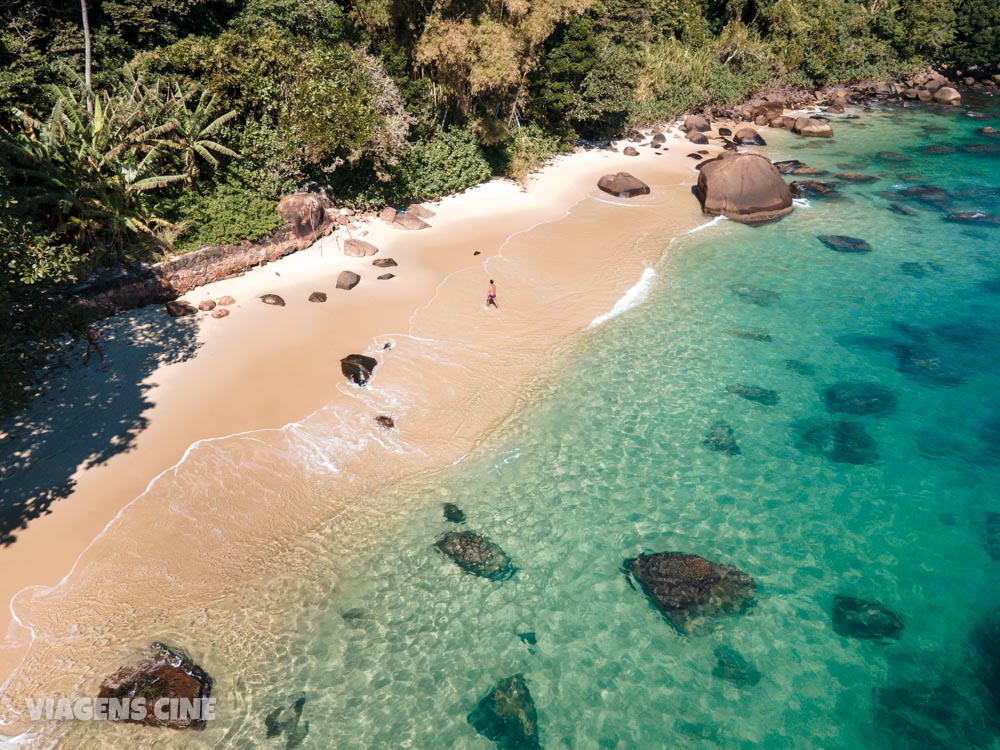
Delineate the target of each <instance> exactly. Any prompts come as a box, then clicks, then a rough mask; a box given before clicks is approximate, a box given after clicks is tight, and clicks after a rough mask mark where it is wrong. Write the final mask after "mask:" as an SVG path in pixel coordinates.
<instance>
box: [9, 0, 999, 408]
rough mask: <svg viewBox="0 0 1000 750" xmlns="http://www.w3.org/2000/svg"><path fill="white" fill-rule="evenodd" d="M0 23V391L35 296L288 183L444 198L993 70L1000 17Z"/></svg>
mask: <svg viewBox="0 0 1000 750" xmlns="http://www.w3.org/2000/svg"><path fill="white" fill-rule="evenodd" d="M0 20H2V23H0V168H2V176H0V252H2V262H0V309H2V310H3V312H2V313H0V324H2V329H0V330H4V331H6V332H7V333H6V334H4V336H2V337H0V365H3V374H4V377H3V380H4V382H5V383H16V382H17V381H18V378H17V377H12V376H10V373H11V370H10V369H9V367H10V366H12V365H11V363H12V362H14V361H15V360H16V361H18V362H20V363H21V365H22V366H23V365H24V364H25V363H24V360H23V356H22V355H21V354H18V353H16V352H15V349H14V348H13V346H12V344H11V337H10V332H11V331H14V330H15V328H16V329H17V330H19V331H21V334H19V335H20V337H21V339H23V338H24V337H25V336H28V335H29V334H28V333H27V332H28V331H30V336H32V337H36V338H37V337H42V336H44V335H45V333H46V330H45V329H46V326H49V327H52V326H55V325H58V326H64V325H65V321H63V320H61V319H59V320H58V322H57V323H55V322H53V316H51V315H44V316H41V318H42V319H41V320H39V319H37V318H38V317H39V316H37V315H34V314H33V313H32V310H35V309H37V308H38V306H39V305H40V304H43V303H41V302H40V301H39V300H40V299H41V298H40V297H39V296H38V294H39V289H41V288H44V287H46V286H51V285H53V284H57V283H60V282H64V281H67V280H71V279H74V278H76V277H78V276H79V275H80V274H81V273H84V272H87V271H91V270H93V269H95V268H102V267H104V268H112V267H115V266H117V265H118V264H121V263H122V262H125V261H129V260H143V259H151V258H155V257H157V256H158V255H160V254H162V253H163V252H164V251H165V250H170V249H179V250H185V249H191V248H196V247H198V246H200V245H204V244H217V243H222V242H227V241H238V240H242V239H246V238H253V237H257V236H260V235H262V234H264V233H266V232H268V231H269V230H271V229H273V228H274V227H275V226H276V224H277V217H276V214H275V212H274V204H275V201H276V200H277V199H278V198H279V197H280V196H281V195H282V194H285V193H287V192H289V191H292V190H294V189H296V188H302V187H307V188H310V189H323V190H326V191H327V192H328V193H329V194H330V195H331V196H332V197H334V199H335V200H336V201H337V202H338V203H340V204H350V205H355V206H378V205H381V204H384V203H386V202H391V201H402V200H406V199H411V198H413V199H427V198H435V197H438V196H440V195H443V194H445V193H449V192H454V191H459V190H462V189H464V188H466V187H468V186H470V185H473V184H476V183H478V182H481V181H482V180H484V179H486V178H488V177H489V176H490V175H491V174H507V175H510V176H513V177H516V178H518V177H523V176H524V175H525V174H527V173H528V172H529V171H531V170H532V169H535V168H536V167H538V166H539V165H540V164H541V163H542V162H543V161H544V159H545V158H546V157H547V156H548V155H550V154H552V153H553V152H555V151H557V150H559V149H560V148H563V147H565V146H566V144H568V143H570V142H571V141H573V140H574V139H577V138H580V137H586V138H598V137H602V136H607V135H611V134H614V133H618V132H621V131H622V130H623V129H624V128H625V127H627V126H628V125H630V124H634V123H640V122H651V121H655V120H661V119H665V118H669V117H673V116H675V115H677V114H679V113H681V112H683V111H685V110H691V109H694V108H698V107H701V106H704V105H708V104H723V105H724V104H730V103H736V102H738V101H739V100H741V99H744V98H746V97H747V96H749V95H750V94H752V93H753V92H754V91H755V90H758V89H760V88H761V87H763V86H766V85H768V84H771V83H777V82H786V83H790V84H794V85H814V84H824V83H831V82H837V81H844V80H849V79H857V78H865V77H878V76H885V75H887V74H890V73H893V72H895V71H899V70H903V69H906V68H908V67H913V66H916V65H920V64H923V63H926V62H931V63H937V64H944V65H947V64H952V63H963V64H971V63H979V64H990V63H995V62H996V61H997V60H998V59H1000V4H998V3H997V2H996V0H853V1H852V0H734V1H733V2H723V1H722V0H477V1H476V2H458V1H456V0H439V1H438V2H435V3H421V2H415V0H356V1H355V2H343V1H342V0H341V1H340V2H338V1H337V0H294V1H293V0H83V2H82V3H80V2H77V0H72V2H71V1H70V0H20V2H16V3H15V2H10V1H8V2H5V3H4V4H3V5H2V6H0ZM46 304H47V303H46ZM43 306H44V305H43ZM36 329H37V330H36ZM12 387H14V389H15V390H17V386H16V385H15V386H12Z"/></svg>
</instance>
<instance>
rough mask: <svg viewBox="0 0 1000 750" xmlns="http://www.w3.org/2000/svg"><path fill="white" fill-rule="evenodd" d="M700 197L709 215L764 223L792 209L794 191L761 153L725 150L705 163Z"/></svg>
mask: <svg viewBox="0 0 1000 750" xmlns="http://www.w3.org/2000/svg"><path fill="white" fill-rule="evenodd" d="M697 195H698V200H699V201H700V202H701V210H702V211H703V212H704V213H706V214H708V215H709V216H720V215H723V216H727V217H729V218H730V219H732V220H734V221H739V222H741V223H744V224H763V223H765V222H769V221H774V220H775V219H780V218H781V217H782V216H785V215H786V214H788V213H789V212H791V210H792V193H791V191H790V190H789V188H788V185H786V184H785V181H784V180H783V179H781V175H780V174H779V173H778V170H777V169H775V168H774V165H772V164H771V162H770V161H769V160H768V159H767V157H764V156H761V155H760V154H735V153H725V154H723V155H721V156H719V157H717V158H715V159H711V160H709V161H706V162H705V163H704V164H703V165H701V167H700V170H699V174H698V186H697Z"/></svg>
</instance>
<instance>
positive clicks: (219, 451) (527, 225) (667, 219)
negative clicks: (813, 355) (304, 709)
mask: <svg viewBox="0 0 1000 750" xmlns="http://www.w3.org/2000/svg"><path fill="white" fill-rule="evenodd" d="M622 145H624V144H622ZM665 145H666V146H667V147H668V148H669V149H670V151H669V153H666V154H660V155H654V154H657V152H654V151H652V150H651V149H649V148H640V154H641V155H640V156H639V157H625V156H623V155H621V154H616V153H611V152H608V151H592V152H584V153H578V154H573V155H568V156H565V157H560V158H559V159H557V160H556V162H555V163H554V164H552V165H550V166H549V167H548V168H546V169H545V170H544V171H543V172H542V173H540V174H539V175H537V176H535V177H533V178H532V180H531V182H530V183H529V185H528V187H527V189H526V190H522V189H521V188H520V187H519V186H516V185H514V184H512V183H505V182H494V183H490V184H488V185H484V186H481V187H479V188H476V189H474V190H472V191H469V192H467V193H465V194H463V195H460V196H454V197H451V198H448V199H445V200H444V201H442V202H441V203H440V204H434V205H430V208H432V210H434V211H435V212H436V213H437V215H436V216H435V217H434V218H432V219H430V223H431V225H432V228H431V229H428V230H422V231H419V232H406V231H401V230H397V229H393V228H390V227H388V226H385V225H383V224H381V223H380V222H375V223H373V224H372V225H370V226H368V227H367V230H368V235H367V236H365V237H364V238H363V239H365V240H366V241H369V242H372V243H373V244H375V245H376V246H377V247H379V248H380V252H379V254H378V255H377V256H375V257H376V258H383V257H392V258H394V259H395V260H396V261H397V262H398V264H399V265H398V267H396V268H391V269H380V268H373V267H372V266H371V261H372V260H373V259H374V258H362V259H353V258H346V257H343V256H342V255H340V253H339V248H338V247H337V244H336V239H335V238H326V239H325V240H323V241H321V242H320V243H318V244H317V245H316V246H314V247H313V248H310V249H309V250H306V251H302V252H300V253H297V254H295V255H293V256H290V257H288V258H285V259H283V260H282V261H279V262H277V263H274V264H271V265H268V266H266V267H264V268H261V269H258V270H255V271H252V272H250V273H249V274H247V275H246V276H244V277H241V278H238V279H231V280H227V281H223V282H219V283H217V284H213V285H210V286H208V287H203V288H201V289H198V290H195V291H194V292H193V293H191V294H189V295H186V297H185V299H187V300H189V301H191V302H193V303H195V304H197V302H199V301H201V300H203V299H206V298H215V299H218V298H219V297H221V296H223V295H231V296H233V297H235V298H236V300H237V304H236V305H235V306H234V307H233V308H231V309H232V314H231V315H230V316H229V317H227V318H224V319H220V320H216V319H212V318H211V317H209V316H208V314H206V313H201V314H199V316H198V317H197V319H191V318H187V319H178V320H172V319H170V318H168V317H167V316H166V314H165V313H164V312H163V311H162V309H159V308H157V309H152V308H150V309H145V310H139V311H133V312H131V313H126V314H124V315H121V316H116V318H114V319H111V320H109V321H106V322H105V323H104V324H103V325H104V330H105V333H106V339H107V340H108V344H107V361H106V362H105V363H104V365H100V364H99V363H97V362H91V364H90V365H88V366H87V367H86V368H84V367H81V366H79V365H76V366H74V367H72V368H71V369H70V370H68V374H67V384H66V392H64V393H62V394H60V397H59V398H58V399H56V398H50V399H49V400H48V401H46V400H44V399H43V400H41V401H40V402H39V403H37V404H36V405H35V406H34V407H33V409H32V411H31V412H29V414H28V415H27V419H26V420H25V424H24V427H22V428H21V430H22V432H23V433H24V436H25V439H28V440H30V438H31V431H30V428H31V426H32V425H37V424H42V423H45V422H46V419H45V409H46V408H49V409H51V408H53V405H54V404H55V403H56V402H57V401H58V402H59V403H60V405H63V406H64V405H65V402H67V401H69V402H72V401H73V399H74V394H75V393H77V392H79V393H80V396H81V398H86V397H87V396H88V394H91V392H92V391H94V390H96V391H98V392H100V393H102V395H103V394H104V391H103V390H102V387H95V383H96V385H97V386H101V385H102V384H103V383H105V381H111V380H115V379H120V380H122V381H124V383H125V385H122V387H121V389H122V390H125V391H128V392H130V393H132V394H133V396H135V397H134V398H132V399H130V400H129V401H130V402H129V403H127V404H122V409H123V410H125V411H126V412H129V410H131V411H130V412H129V413H128V414H127V415H126V417H127V419H125V420H123V421H125V422H126V423H128V424H130V425H131V426H132V427H133V428H134V432H135V434H134V436H133V437H132V438H131V439H126V440H121V439H120V438H119V439H118V442H119V443H121V445H120V450H114V451H108V450H107V447H106V446H101V445H95V446H93V450H92V451H91V452H89V454H88V456H87V457H85V459H84V460H83V461H81V462H80V463H79V464H78V465H77V466H74V467H72V474H71V477H72V481H73V482H74V484H73V485H72V487H71V491H70V492H69V494H68V495H67V496H66V497H65V498H64V499H61V500H58V501H56V502H54V503H53V504H52V506H51V511H52V512H51V513H50V514H48V515H43V516H41V517H39V518H36V519H34V520H32V521H30V522H29V523H28V525H27V528H25V529H22V530H18V531H16V532H15V533H16V536H17V539H16V541H15V542H14V543H13V544H11V545H9V546H6V547H4V548H0V596H3V597H4V598H5V599H10V600H11V608H10V609H11V613H12V614H13V618H14V619H11V620H9V623H8V624H9V627H7V625H5V628H7V639H6V641H5V642H4V644H3V651H2V652H0V670H2V672H3V674H4V675H5V676H6V680H7V682H6V683H5V684H4V688H5V692H4V696H3V699H4V703H3V705H2V716H3V717H4V719H5V720H6V721H11V720H13V723H12V724H11V725H10V729H11V730H12V731H23V730H25V729H27V728H28V727H26V726H25V724H24V723H23V716H18V714H20V713H21V711H22V710H23V709H22V708H21V706H23V697H24V696H29V695H32V696H33V695H64V694H65V695H74V694H91V693H92V691H93V688H94V685H95V684H96V682H99V681H100V678H101V677H102V676H103V675H105V674H107V673H108V668H109V667H112V666H115V665H117V664H118V663H120V661H121V660H122V659H123V658H124V657H125V656H127V655H128V653H129V649H130V648H134V647H138V646H140V645H142V644H145V643H148V642H149V641H150V640H151V639H152V638H153V636H154V635H156V636H157V637H158V636H159V634H160V633H162V632H167V633H179V632H181V631H183V630H185V628H184V627H183V625H182V623H184V622H185V621H187V622H188V623H189V627H190V623H191V622H194V621H195V620H198V621H202V620H203V619H204V618H205V617H208V615H205V614H204V613H206V612H211V616H210V619H211V623H212V624H211V628H210V629H211V630H213V631H217V632H218V633H220V634H221V633H226V632H229V631H230V630H232V629H234V628H235V627H236V626H235V622H236V619H237V618H238V617H239V614H238V613H237V612H233V611H232V610H231V608H227V607H226V606H223V605H221V604H220V603H221V602H224V601H225V602H230V603H231V600H232V597H233V594H234V591H240V590H242V589H244V588H251V589H252V588H253V586H254V585H257V584H258V583H259V581H257V582H255V575H256V574H258V573H259V572H260V571H262V570H264V569H265V568H266V566H267V565H268V563H269V561H272V560H274V559H275V558H276V557H279V556H280V555H281V554H283V552H285V551H286V550H287V549H288V548H289V547H290V546H294V545H295V544H296V543H297V542H298V540H301V539H302V537H303V535H307V534H309V533H310V532H311V531H312V530H314V529H315V528H317V527H318V526H320V525H322V524H324V523H327V522H329V520H330V519H331V518H332V517H335V516H338V515H339V514H345V513H349V512H350V511H351V508H352V505H356V504H358V503H359V499H361V498H364V497H366V496H369V495H371V494H372V493H374V492H377V491H378V490H379V489H380V488H383V487H385V486H386V485H388V484H390V483H394V482H400V481H402V480H404V479H405V478H406V477H408V476H412V475H414V474H415V473H417V472H425V471H429V470H434V469H435V468H439V467H442V466H447V465H449V464H450V463H453V462H454V461H456V460H459V459H460V458H461V456H462V455H464V454H466V453H467V452H468V451H469V450H471V449H473V448H474V447H475V445H476V444H477V443H478V442H479V441H481V440H482V439H483V437H484V436H485V435H487V434H489V433H490V431H491V430H493V429H494V428H495V427H496V426H497V425H498V424H499V423H501V422H502V421H503V420H504V419H505V418H507V417H508V416H509V415H510V414H511V413H512V412H513V411H514V410H515V408H516V407H517V404H518V401H519V398H520V394H522V393H523V391H524V389H525V387H527V386H528V385H529V384H530V383H531V382H532V379H533V378H534V377H536V376H537V375H538V373H539V372H540V371H541V370H542V368H543V367H545V366H546V364H547V361H548V358H549V357H550V356H551V354H552V352H553V350H554V348H556V347H558V346H559V344H560V342H563V341H565V340H566V338H567V337H569V336H572V335H573V334H575V333H578V332H579V331H581V330H583V329H585V328H586V327H587V325H588V323H589V322H590V321H592V320H594V318H595V317H597V316H599V315H601V314H602V313H606V312H607V311H609V310H610V309H611V308H612V307H613V306H614V304H615V302H616V301H617V300H619V299H620V298H621V297H622V295H623V294H624V293H626V292H627V291H628V290H629V289H630V288H631V287H633V286H634V285H635V284H636V283H637V282H638V281H639V280H640V278H642V277H643V273H644V271H645V270H646V269H647V268H648V267H649V266H650V265H651V264H652V263H655V262H656V260H657V259H658V257H659V254H660V253H661V252H662V244H655V246H649V245H648V243H647V244H644V243H643V239H644V238H645V237H647V236H649V235H650V234H651V233H654V232H655V233H657V236H662V235H663V234H664V233H666V234H667V235H673V236H676V235H678V234H681V233H683V232H684V231H687V230H689V229H691V228H692V227H694V226H696V225H697V224H699V223H703V222H704V218H703V217H702V216H701V214H700V211H699V210H698V206H697V202H696V201H695V200H694V198H693V197H692V196H691V195H690V186H691V185H692V184H693V183H694V181H695V179H696V173H695V172H694V170H693V166H694V164H695V162H694V161H692V160H690V159H688V158H687V157H686V154H687V153H689V152H691V151H693V150H694V149H695V148H696V147H692V146H691V144H689V143H687V142H686V141H683V140H680V139H676V140H675V139H674V138H673V137H671V136H668V142H667V144H665ZM712 150H713V151H715V150H717V149H716V148H715V147H714V146H713V147H712ZM619 170H627V171H630V172H632V173H633V174H635V175H636V176H637V177H639V178H640V179H643V180H645V181H646V182H648V183H649V184H650V185H651V186H652V187H653V188H654V190H653V194H652V195H651V196H647V197H643V198H639V199H634V200H632V201H626V200H619V199H615V198H611V197H610V196H606V195H604V194H603V193H600V192H599V191H597V190H596V181H597V179H598V177H600V175H602V174H605V173H608V172H616V171H619ZM355 236H357V234H356V235H355ZM477 250H478V251H480V252H481V255H479V256H476V255H474V254H473V253H474V251H477ZM343 269H350V270H354V271H356V272H357V273H359V274H360V275H361V276H362V281H361V283H360V285H359V286H358V287H356V288H355V289H354V290H352V291H350V292H347V291H342V290H337V289H336V288H335V281H336V277H337V274H338V273H339V272H340V271H341V270H343ZM386 271H390V272H392V273H395V274H396V278H393V279H390V280H387V281H378V280H376V276H377V275H379V274H381V273H384V272H386ZM489 278H494V279H496V281H497V285H498V288H499V301H500V310H499V311H496V310H487V309H486V308H485V305H484V297H485V289H486V284H487V283H488V280H489ZM312 291H323V292H326V293H327V295H328V301H327V302H326V303H309V302H307V297H308V295H309V294H310V293H311V292H312ZM265 293H275V294H280V295H281V296H282V297H283V298H284V299H285V300H286V302H287V304H286V306H285V307H273V306H268V305H264V304H262V303H261V302H260V301H259V300H258V299H257V297H258V296H259V295H261V294H265ZM164 331H166V332H172V333H173V336H172V337H171V338H169V339H168V341H167V342H166V343H167V344H170V345H173V346H174V347H175V350H176V349H179V350H181V351H183V353H184V354H183V360H182V361H177V362H172V363H169V362H164V363H161V362H160V360H164V361H165V360H169V359H170V356H169V354H163V353H162V352H161V351H160V349H159V348H158V347H157V346H156V345H150V346H145V347H144V348H143V351H142V353H141V354H139V355H134V352H132V349H133V348H137V347H133V344H132V340H134V339H136V338H138V337H148V339H149V340H151V341H153V342H154V344H155V343H156V342H157V336H158V335H160V333H161V332H164ZM386 343H389V344H390V346H391V347H392V348H391V349H389V350H385V349H384V346H385V344H386ZM160 348H163V347H160ZM151 351H152V352H153V354H152V355H151V354H150V352H151ZM353 352H359V353H364V352H368V353H370V354H372V355H373V356H376V357H377V358H378V359H379V360H380V365H379V369H378V370H377V371H376V376H375V378H374V380H373V381H372V384H371V385H370V386H369V388H367V389H364V390H362V389H358V388H356V387H353V386H349V385H347V384H346V382H345V380H344V378H343V377H342V376H341V374H340V367H339V359H340V358H341V357H343V356H345V355H347V354H349V353H353ZM133 355H134V356H133ZM135 360H139V361H135ZM150 360H152V365H151V364H150ZM130 368H131V371H130ZM146 370H149V372H148V373H147V372H146ZM136 383H139V384H140V385H139V387H138V388H137V387H136ZM88 388H89V390H88ZM114 390H115V389H114V388H113V387H112V388H111V393H110V395H109V397H108V398H107V403H106V404H105V406H104V409H105V411H111V412H114V409H115V403H116V399H115V398H114ZM123 400H125V399H123ZM88 408H89V407H88V404H87V403H77V404H76V410H75V412H74V413H72V414H71V415H69V416H63V417H60V418H59V420H60V421H59V423H58V427H59V429H58V431H57V433H56V434H55V435H53V436H51V437H50V438H48V439H47V443H46V451H45V456H43V457H40V458H39V459H38V460H36V461H34V462H30V461H29V462H27V463H28V464H29V465H28V467H27V469H26V472H25V473H26V474H30V475H31V476H32V481H31V482H26V486H29V487H33V486H36V485H38V484H39V482H40V481H42V482H43V481H44V478H45V476H46V471H49V472H55V473H56V474H58V472H59V468H58V467H59V465H60V460H59V459H60V456H61V455H62V454H64V453H66V452H67V451H65V450H61V447H62V443H61V441H64V442H68V443H69V444H71V445H75V446H77V447H79V444H80V442H81V441H82V442H83V443H84V444H86V442H87V433H88V430H89V428H90V425H91V415H89V414H88ZM62 411H63V412H65V411H67V410H66V409H62ZM69 411H73V410H69ZM132 412H134V413H132ZM376 414H389V415H391V416H393V417H395V418H396V420H397V430H395V431H391V432H390V431H385V430H382V429H381V428H379V427H378V426H377V425H375V424H374V421H373V417H374V416H375V415H376ZM223 436H230V437H223ZM233 436H235V437H233ZM14 438H15V439H17V435H16V433H15V435H14ZM198 441H205V442H201V443H198ZM109 442H110V441H109ZM94 455H97V456H99V457H100V460H96V461H95V460H94V459H93V458H92V456H94ZM182 459H183V460H182ZM179 462H180V463H179ZM65 463H66V461H65V460H64V461H62V466H65ZM63 470H64V471H65V469H63ZM39 476H40V477H41V480H39V479H38V477H39ZM155 477H159V479H157V481H155V482H153V481H152V480H153V479H154V478H155ZM57 478H58V479H60V480H61V479H63V477H57ZM15 479H17V477H15ZM55 480H56V478H54V480H53V481H55ZM346 546H348V545H345V547H346ZM71 570H72V573H70V571H71ZM207 571H211V574H210V575H208V574H207ZM60 582H61V583H60ZM110 582H113V585H109V583H110ZM216 605H218V606H216ZM197 613H201V614H197ZM227 621H228V625H227ZM157 628H159V629H157ZM151 630H156V633H151V632H150V631H151ZM32 631H33V632H34V642H33V643H32V646H31V648H30V649H28V648H27V646H28V644H29V643H30V642H31V641H32ZM189 640H190V639H189ZM181 645H185V646H187V647H189V648H191V649H192V650H193V651H194V652H195V653H198V648H197V646H196V645H192V644H190V642H189V643H185V644H181ZM70 659H72V660H73V661H74V662H75V665H74V666H73V667H72V668H70V667H68V666H64V667H55V668H53V667H54V666H55V665H59V664H63V665H66V664H67V663H68V662H67V660H70ZM222 660H223V661H225V658H224V657H223V658H222ZM19 664H20V665H21V666H20V668H19V669H16V670H15V667H16V666H17V665H19ZM12 670H15V671H12ZM218 671H220V668H218V667H216V668H215V669H214V670H213V673H215V672H218ZM221 672H222V673H223V674H224V673H226V667H222V668H221ZM222 683H223V685H224V684H225V679H223V680H222ZM19 719H20V721H19ZM206 734H209V735H210V734H212V731H211V730H210V731H209V732H207V733H206ZM118 739H119V740H120V739H121V738H118Z"/></svg>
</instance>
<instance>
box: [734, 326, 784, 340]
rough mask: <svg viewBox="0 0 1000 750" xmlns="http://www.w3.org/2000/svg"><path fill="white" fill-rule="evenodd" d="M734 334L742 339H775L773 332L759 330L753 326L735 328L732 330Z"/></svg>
mask: <svg viewBox="0 0 1000 750" xmlns="http://www.w3.org/2000/svg"><path fill="white" fill-rule="evenodd" d="M730 333H731V334H733V336H736V337H737V338H741V339H749V340H750V341H762V342H770V341H774V339H773V338H772V336H771V334H769V333H767V332H766V331H757V330H754V329H752V328H735V329H733V330H731V331H730Z"/></svg>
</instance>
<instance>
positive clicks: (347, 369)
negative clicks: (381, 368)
mask: <svg viewBox="0 0 1000 750" xmlns="http://www.w3.org/2000/svg"><path fill="white" fill-rule="evenodd" d="M377 365H378V360H376V359H375V358H374V357H368V356H366V355H364V354H348V355H347V356H346V357H344V358H343V359H342V360H340V371H341V372H342V373H344V377H346V378H347V379H348V380H350V381H351V382H353V383H355V384H356V385H360V386H365V385H367V384H368V381H369V380H370V379H371V376H372V373H373V372H375V367H376V366H377Z"/></svg>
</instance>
